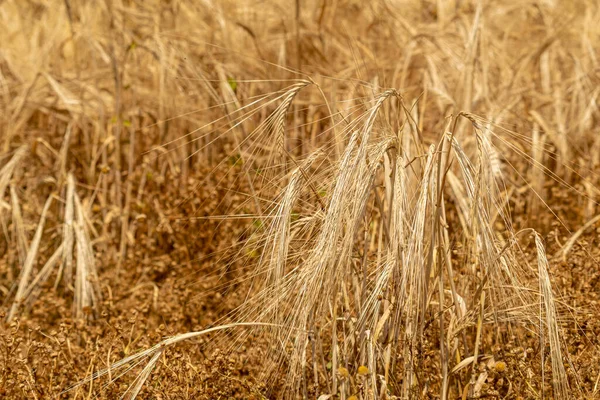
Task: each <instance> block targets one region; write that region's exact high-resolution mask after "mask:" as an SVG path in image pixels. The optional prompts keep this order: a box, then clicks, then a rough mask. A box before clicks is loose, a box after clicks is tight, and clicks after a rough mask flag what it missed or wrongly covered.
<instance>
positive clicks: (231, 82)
mask: <svg viewBox="0 0 600 400" xmlns="http://www.w3.org/2000/svg"><path fill="white" fill-rule="evenodd" d="M227 83H229V87H230V88H231V90H233V91H234V92H235V89H237V82H236V80H235V79H234V78H227Z"/></svg>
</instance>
